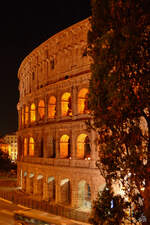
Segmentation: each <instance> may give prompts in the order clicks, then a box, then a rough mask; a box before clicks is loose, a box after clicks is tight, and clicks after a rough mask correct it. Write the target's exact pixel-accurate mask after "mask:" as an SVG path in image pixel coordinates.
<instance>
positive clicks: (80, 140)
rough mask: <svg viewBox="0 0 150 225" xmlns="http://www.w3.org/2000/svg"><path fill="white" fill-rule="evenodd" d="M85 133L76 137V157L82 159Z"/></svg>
mask: <svg viewBox="0 0 150 225" xmlns="http://www.w3.org/2000/svg"><path fill="white" fill-rule="evenodd" d="M86 137H87V134H80V135H79V136H78V138H77V158H78V159H83V158H84V156H85V152H84V147H85V146H84V145H85V139H86Z"/></svg>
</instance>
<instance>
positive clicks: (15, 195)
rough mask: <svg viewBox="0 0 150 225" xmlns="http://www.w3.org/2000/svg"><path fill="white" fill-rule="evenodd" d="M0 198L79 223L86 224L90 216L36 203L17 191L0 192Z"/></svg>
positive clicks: (46, 203) (76, 211)
mask: <svg viewBox="0 0 150 225" xmlns="http://www.w3.org/2000/svg"><path fill="white" fill-rule="evenodd" d="M0 197H1V198H4V199H7V200H9V201H12V202H13V203H15V204H21V205H23V206H25V207H29V208H33V209H38V210H42V211H46V212H49V213H52V214H55V215H59V216H62V217H66V218H69V219H73V220H78V221H81V222H88V219H89V216H90V214H89V213H88V212H83V211H78V210H76V209H73V208H68V207H65V206H63V205H57V204H56V205H55V204H52V203H51V202H48V201H44V200H42V201H38V200H35V199H32V198H31V196H29V195H25V194H24V193H20V192H19V191H18V192H17V191H14V192H6V191H0Z"/></svg>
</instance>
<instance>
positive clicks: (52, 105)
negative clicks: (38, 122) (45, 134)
mask: <svg viewBox="0 0 150 225" xmlns="http://www.w3.org/2000/svg"><path fill="white" fill-rule="evenodd" d="M55 115H56V98H55V96H51V97H50V98H49V102H48V118H51V119H53V118H55Z"/></svg>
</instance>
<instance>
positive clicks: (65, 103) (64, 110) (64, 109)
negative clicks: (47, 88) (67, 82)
mask: <svg viewBox="0 0 150 225" xmlns="http://www.w3.org/2000/svg"><path fill="white" fill-rule="evenodd" d="M61 114H62V116H71V115H72V107H71V94H70V93H69V92H66V93H64V94H63V96H62V98H61Z"/></svg>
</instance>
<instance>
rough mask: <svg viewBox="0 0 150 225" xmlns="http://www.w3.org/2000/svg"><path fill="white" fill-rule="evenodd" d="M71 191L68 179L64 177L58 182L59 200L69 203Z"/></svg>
mask: <svg viewBox="0 0 150 225" xmlns="http://www.w3.org/2000/svg"><path fill="white" fill-rule="evenodd" d="M70 200H71V193H70V180H69V179H68V178H65V179H63V180H61V182H60V202H61V203H64V204H66V203H70Z"/></svg>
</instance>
